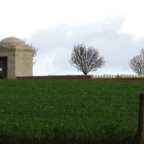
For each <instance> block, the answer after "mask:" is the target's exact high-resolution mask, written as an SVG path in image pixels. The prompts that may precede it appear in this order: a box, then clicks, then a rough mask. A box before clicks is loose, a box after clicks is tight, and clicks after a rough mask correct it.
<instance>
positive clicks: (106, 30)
mask: <svg viewBox="0 0 144 144" xmlns="http://www.w3.org/2000/svg"><path fill="white" fill-rule="evenodd" d="M0 2H1V3H0V5H1V8H0V18H1V23H0V40H2V39H4V38H6V37H10V36H15V37H17V38H20V39H25V40H26V42H27V43H28V44H33V46H35V47H37V48H39V50H38V54H37V57H36V58H35V60H37V62H36V64H35V65H34V66H33V75H66V74H71V75H73V74H74V75H75V74H78V75H83V73H82V72H79V71H77V69H76V68H75V67H72V66H71V65H70V63H69V60H70V58H71V53H72V51H73V47H74V45H77V44H79V43H84V45H85V46H86V47H89V46H92V47H94V48H96V49H97V50H98V51H99V53H100V56H103V57H104V59H105V61H106V64H105V66H103V67H101V68H100V69H98V70H97V71H96V72H90V73H89V74H94V75H96V74H99V75H103V74H135V73H134V72H133V71H132V69H131V68H130V66H129V61H130V60H131V59H132V58H133V57H134V56H136V55H138V54H140V50H141V49H142V48H144V8H143V6H144V1H143V0H0Z"/></svg>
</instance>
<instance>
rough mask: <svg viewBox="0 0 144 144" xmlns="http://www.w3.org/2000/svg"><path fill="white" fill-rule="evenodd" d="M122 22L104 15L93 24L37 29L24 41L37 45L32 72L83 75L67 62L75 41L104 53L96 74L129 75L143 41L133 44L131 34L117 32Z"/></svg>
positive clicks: (122, 18)
mask: <svg viewBox="0 0 144 144" xmlns="http://www.w3.org/2000/svg"><path fill="white" fill-rule="evenodd" d="M124 21H125V18H124V17H117V18H115V19H108V18H106V19H104V20H100V21H98V22H95V23H94V22H93V23H85V24H82V25H76V24H61V25H57V26H55V27H52V28H47V29H39V30H38V31H37V32H35V33H33V35H31V37H29V38H28V39H27V40H26V41H27V42H28V43H33V44H34V45H36V46H37V47H38V48H39V51H38V56H37V57H36V59H37V60H38V61H37V63H36V64H35V65H34V75H48V74H53V75H60V74H83V73H82V72H78V71H77V69H76V68H74V67H72V66H71V65H70V63H69V59H70V57H71V53H72V50H73V46H74V45H76V44H78V43H84V44H85V45H86V46H87V47H88V46H93V47H95V48H96V49H98V51H99V52H100V56H104V58H105V60H106V65H105V66H104V67H102V68H100V69H98V70H97V72H98V74H117V73H119V74H124V73H130V74H132V73H133V71H132V70H131V69H130V67H129V64H128V63H129V61H130V59H131V58H132V57H133V56H135V55H137V54H139V53H140V50H141V48H143V47H144V41H140V42H138V43H135V42H133V41H132V36H131V35H125V34H121V33H118V30H120V29H121V26H122V24H123V22H124ZM133 74H134V73H133Z"/></svg>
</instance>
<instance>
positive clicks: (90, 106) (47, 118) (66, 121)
mask: <svg viewBox="0 0 144 144" xmlns="http://www.w3.org/2000/svg"><path fill="white" fill-rule="evenodd" d="M143 86H144V82H109V81H107V82H106V81H92V80H91V81H90V80H85V81H57V80H1V81H0V116H1V118H0V134H1V135H5V136H6V135H7V136H17V137H21V136H22V137H31V138H34V137H35V138H37V137H45V136H48V135H49V136H51V137H54V136H58V135H61V134H62V135H66V136H67V137H75V138H76V137H79V138H80V137H84V138H86V137H88V138H91V139H92V138H95V137H96V131H97V130H98V129H100V130H101V131H102V134H103V135H104V134H105V130H106V129H105V128H103V129H102V127H107V126H110V127H111V130H112V131H114V130H113V129H112V125H111V124H112V123H113V124H116V125H117V124H118V126H116V127H117V129H116V131H118V132H126V133H127V131H131V132H132V134H134V133H135V132H136V131H137V126H138V109H139V99H138V96H139V94H140V92H142V91H143ZM108 130H109V128H108ZM108 133H109V132H108ZM108 133H107V132H106V134H107V135H108ZM102 134H101V135H102ZM115 134H116V133H115ZM108 137H110V136H108Z"/></svg>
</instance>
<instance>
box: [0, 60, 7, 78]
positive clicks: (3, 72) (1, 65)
mask: <svg viewBox="0 0 144 144" xmlns="http://www.w3.org/2000/svg"><path fill="white" fill-rule="evenodd" d="M0 79H7V57H0Z"/></svg>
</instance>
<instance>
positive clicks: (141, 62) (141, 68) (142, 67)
mask: <svg viewBox="0 0 144 144" xmlns="http://www.w3.org/2000/svg"><path fill="white" fill-rule="evenodd" d="M129 64H130V67H131V68H132V69H133V71H134V72H135V73H136V74H138V75H143V74H144V49H142V50H141V53H140V55H137V56H135V57H133V58H132V59H131V60H130V63H129Z"/></svg>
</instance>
